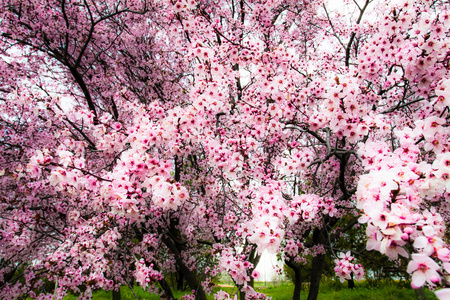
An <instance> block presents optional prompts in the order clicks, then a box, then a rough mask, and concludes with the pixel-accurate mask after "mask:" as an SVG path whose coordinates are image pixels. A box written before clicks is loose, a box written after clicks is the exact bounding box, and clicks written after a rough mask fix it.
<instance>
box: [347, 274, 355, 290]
mask: <svg viewBox="0 0 450 300" xmlns="http://www.w3.org/2000/svg"><path fill="white" fill-rule="evenodd" d="M350 275H351V276H352V278H350V279H347V282H348V288H349V289H353V288H354V287H355V281H354V280H353V272H352V273H351V274H350Z"/></svg>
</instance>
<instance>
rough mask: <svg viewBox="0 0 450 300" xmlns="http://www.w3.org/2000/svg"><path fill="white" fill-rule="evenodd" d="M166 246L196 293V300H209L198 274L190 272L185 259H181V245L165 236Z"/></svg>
mask: <svg viewBox="0 0 450 300" xmlns="http://www.w3.org/2000/svg"><path fill="white" fill-rule="evenodd" d="M162 241H163V242H164V244H165V245H166V246H167V248H169V250H170V251H171V252H172V254H173V255H174V256H175V261H176V264H177V267H178V269H179V270H180V272H181V273H183V277H184V278H185V280H186V282H187V283H188V284H189V287H190V288H191V289H192V290H194V291H195V293H194V294H195V299H196V300H207V298H206V293H205V291H204V290H203V287H202V285H201V283H200V280H198V278H197V276H196V274H195V273H194V272H192V271H191V270H189V268H188V267H187V266H186V265H185V263H184V261H183V258H182V257H181V249H179V247H180V246H179V245H177V244H176V242H175V241H173V240H172V238H171V237H169V236H167V235H164V236H163V238H162Z"/></svg>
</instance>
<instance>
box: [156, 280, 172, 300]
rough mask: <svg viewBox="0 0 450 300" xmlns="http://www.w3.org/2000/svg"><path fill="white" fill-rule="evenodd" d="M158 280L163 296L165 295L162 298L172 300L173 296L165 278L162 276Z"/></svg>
mask: <svg viewBox="0 0 450 300" xmlns="http://www.w3.org/2000/svg"><path fill="white" fill-rule="evenodd" d="M158 282H159V285H160V286H161V289H162V290H163V292H164V296H165V297H164V299H170V300H174V299H175V297H174V296H173V294H172V289H171V288H170V285H169V284H168V283H167V281H166V279H165V278H163V279H161V280H158ZM161 298H162V297H161Z"/></svg>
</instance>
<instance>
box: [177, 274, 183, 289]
mask: <svg viewBox="0 0 450 300" xmlns="http://www.w3.org/2000/svg"><path fill="white" fill-rule="evenodd" d="M183 283H184V276H183V273H182V272H181V271H179V270H178V278H177V290H179V291H182V290H184V286H183Z"/></svg>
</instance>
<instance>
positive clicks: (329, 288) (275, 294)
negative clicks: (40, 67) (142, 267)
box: [65, 281, 437, 300]
mask: <svg viewBox="0 0 450 300" xmlns="http://www.w3.org/2000/svg"><path fill="white" fill-rule="evenodd" d="M220 289H222V290H224V291H226V292H228V293H231V292H236V288H233V287H220ZM255 289H256V290H257V291H260V292H262V293H264V294H266V295H267V296H269V297H272V300H291V299H292V294H293V292H294V285H293V284H292V283H281V284H276V285H274V284H271V283H267V284H264V283H261V282H258V283H256V286H255ZM217 290H218V288H215V291H217ZM134 293H135V294H136V296H137V298H138V299H139V300H157V299H160V297H159V296H158V295H153V294H149V293H147V292H145V291H144V290H142V289H141V288H139V287H136V288H135V289H134ZM121 294H122V300H135V297H134V294H133V293H132V292H131V290H130V289H129V288H127V287H123V288H122V289H121ZM183 294H184V292H179V291H175V295H174V296H175V297H177V298H180V297H181V296H182V295H183ZM307 296H308V290H307V288H306V287H305V288H304V289H303V290H302V292H301V299H302V300H304V299H306V298H307ZM426 296H427V299H429V300H432V299H433V300H434V299H437V298H436V297H435V296H434V293H432V292H430V291H426ZM208 298H209V299H211V300H212V299H214V297H213V296H212V295H210V296H209V297H208ZM76 299H77V297H76V296H74V295H70V296H67V297H66V298H65V300H76ZM93 299H94V300H111V299H112V292H105V291H97V292H95V293H94V297H93ZM328 299H333V300H341V299H342V300H344V299H345V300H362V299H364V300H401V299H405V300H409V299H417V297H416V294H415V292H414V290H413V289H412V288H410V287H409V286H408V284H402V283H396V282H389V283H386V282H381V283H380V282H375V283H373V282H362V283H357V284H356V287H355V288H354V289H353V290H350V289H347V288H346V285H345V284H340V283H339V282H335V281H330V282H325V283H323V284H321V288H320V293H319V300H328Z"/></svg>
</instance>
